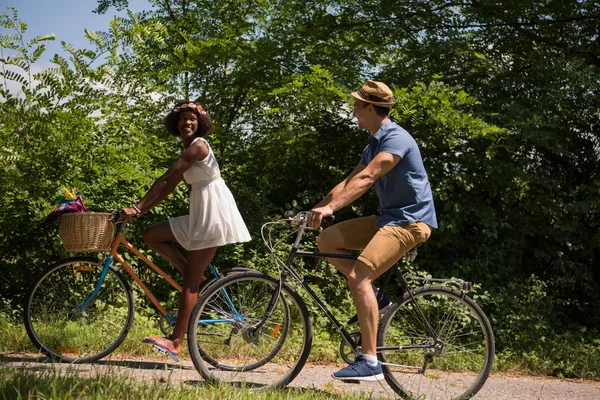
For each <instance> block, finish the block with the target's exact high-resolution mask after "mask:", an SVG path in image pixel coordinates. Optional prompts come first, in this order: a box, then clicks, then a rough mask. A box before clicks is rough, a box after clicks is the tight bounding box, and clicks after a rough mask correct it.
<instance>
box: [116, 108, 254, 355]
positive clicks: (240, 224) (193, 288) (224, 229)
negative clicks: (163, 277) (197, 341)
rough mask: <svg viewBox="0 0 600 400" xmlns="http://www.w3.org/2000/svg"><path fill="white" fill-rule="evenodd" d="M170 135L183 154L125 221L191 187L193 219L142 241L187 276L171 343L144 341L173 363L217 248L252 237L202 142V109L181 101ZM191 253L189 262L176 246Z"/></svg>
mask: <svg viewBox="0 0 600 400" xmlns="http://www.w3.org/2000/svg"><path fill="white" fill-rule="evenodd" d="M165 127H166V128H167V131H168V132H169V133H170V134H171V135H174V136H179V137H181V140H182V142H183V147H184V151H183V153H182V154H181V156H180V157H179V159H178V160H177V161H176V162H175V163H174V164H173V165H172V166H171V167H170V168H169V169H168V170H167V171H166V172H165V173H164V174H163V175H162V176H161V177H159V178H158V179H157V180H156V181H155V182H154V184H153V185H152V186H151V187H150V189H149V190H148V192H147V193H146V194H145V195H144V197H142V199H141V200H140V201H139V202H138V203H137V204H135V205H133V206H132V207H128V208H123V209H122V210H121V216H122V217H123V218H125V219H136V218H138V217H139V216H140V215H142V214H144V213H146V212H148V211H150V210H151V209H152V208H153V207H155V206H156V205H157V204H159V203H160V202H161V201H162V200H163V199H165V198H166V197H167V196H168V195H169V194H170V193H171V192H172V191H173V190H174V189H175V187H176V186H177V185H178V184H179V182H181V180H182V179H185V181H186V182H187V183H188V184H190V185H191V186H192V187H191V194H190V206H189V215H184V216H180V217H175V218H171V219H169V220H168V221H162V222H159V223H157V224H155V225H152V226H150V227H148V228H147V229H146V230H145V231H144V241H145V242H146V243H147V244H148V246H150V247H151V248H152V249H154V250H155V251H156V252H158V253H159V254H160V255H161V256H163V257H164V258H165V259H166V260H167V261H169V262H170V263H171V264H172V265H174V266H175V267H176V268H177V269H178V270H179V271H181V273H182V274H183V290H182V292H181V296H180V298H179V309H178V312H177V322H176V324H175V327H174V330H173V334H172V335H171V336H170V337H169V338H163V337H157V336H152V337H146V338H145V339H144V342H146V343H150V344H152V345H153V346H154V347H155V348H157V349H159V350H161V351H163V352H166V353H168V354H169V355H171V356H172V357H173V358H174V359H177V358H176V356H177V355H178V354H179V353H180V352H181V347H182V342H183V337H184V335H185V332H186V329H187V325H188V320H189V316H190V313H191V311H192V308H193V306H194V304H195V303H196V301H197V298H198V286H199V285H200V283H201V281H202V280H203V274H204V271H205V270H206V268H207V266H208V264H209V263H210V262H211V261H212V259H213V256H214V255H215V252H216V250H217V248H218V247H220V246H223V245H226V244H231V243H240V242H247V241H249V240H251V238H250V234H249V232H248V229H247V228H246V225H245V224H244V221H243V219H242V217H241V215H240V213H239V211H238V209H237V206H236V204H235V200H234V198H233V196H232V194H231V192H230V191H229V188H228V187H227V185H226V184H225V181H223V179H222V178H221V173H220V170H219V165H218V163H217V160H216V159H215V156H214V153H213V152H212V150H211V148H210V146H209V144H208V142H207V141H206V140H205V139H204V137H205V136H206V135H207V134H208V133H209V131H210V130H211V128H212V121H211V119H210V117H209V116H208V114H207V113H206V111H204V109H203V108H202V106H201V105H200V104H197V103H194V102H179V103H177V104H175V106H174V107H173V109H172V110H171V112H170V113H169V114H168V115H167V116H166V118H165ZM174 243H179V244H180V245H181V246H182V247H183V248H184V249H185V250H187V251H188V255H187V258H185V257H184V256H183V255H182V254H181V253H180V252H179V250H178V249H177V248H176V247H175V246H174Z"/></svg>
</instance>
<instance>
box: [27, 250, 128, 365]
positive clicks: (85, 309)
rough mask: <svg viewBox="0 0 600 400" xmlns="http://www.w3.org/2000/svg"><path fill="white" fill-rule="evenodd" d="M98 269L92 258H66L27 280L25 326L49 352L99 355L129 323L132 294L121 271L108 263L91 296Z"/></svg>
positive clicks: (65, 357) (60, 356) (76, 358)
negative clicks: (95, 292)
mask: <svg viewBox="0 0 600 400" xmlns="http://www.w3.org/2000/svg"><path fill="white" fill-rule="evenodd" d="M102 269H103V265H102V264H100V263H99V262H98V260H97V259H95V258H89V257H74V258H67V259H64V260H61V261H59V262H58V263H57V264H55V265H53V266H51V267H50V268H48V269H47V270H46V271H44V273H43V274H42V275H41V276H40V277H39V278H38V279H37V280H36V281H35V283H34V284H33V285H32V286H31V288H30V290H29V292H28V294H27V297H26V298H25V313H24V319H25V329H26V330H27V334H28V335H29V338H30V339H31V341H32V342H33V344H34V345H35V346H36V347H37V348H38V349H39V350H40V351H42V352H43V353H44V354H46V355H47V356H48V357H50V358H53V359H57V360H61V361H65V362H74V363H85V362H90V361H94V360H98V359H100V358H103V357H105V356H107V355H108V354H110V353H111V352H112V351H114V350H115V349H116V348H117V347H118V346H119V345H120V344H121V342H123V340H124V339H125V337H126V336H127V333H128V332H129V329H130V328H131V324H132V323H133V310H134V308H133V294H132V292H131V289H130V287H129V285H128V284H127V282H126V281H125V280H124V279H123V276H122V275H121V274H120V273H119V272H118V271H116V270H115V269H113V268H112V267H110V268H109V269H108V271H107V273H106V276H105V278H104V282H103V284H102V286H101V287H100V288H99V291H98V293H97V294H96V295H95V296H93V297H91V296H92V293H93V292H94V290H95V288H96V286H97V283H98V282H99V280H100V274H101V272H102ZM86 300H89V302H88V303H87V304H84V302H85V301H86Z"/></svg>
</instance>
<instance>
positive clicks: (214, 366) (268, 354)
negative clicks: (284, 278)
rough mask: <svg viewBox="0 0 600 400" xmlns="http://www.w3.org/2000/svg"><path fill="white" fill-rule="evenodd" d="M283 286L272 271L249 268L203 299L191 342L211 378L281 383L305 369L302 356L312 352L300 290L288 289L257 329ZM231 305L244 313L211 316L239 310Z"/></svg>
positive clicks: (252, 384)
mask: <svg viewBox="0 0 600 400" xmlns="http://www.w3.org/2000/svg"><path fill="white" fill-rule="evenodd" d="M277 285H278V283H277V281H276V280H274V279H273V278H272V277H270V276H268V275H267V276H266V277H265V276H263V275H262V274H260V273H257V272H252V273H245V274H240V275H239V276H236V277H231V278H230V277H228V278H226V279H224V281H223V282H222V283H221V287H219V285H216V287H215V288H213V289H212V291H211V290H207V291H206V292H205V293H204V295H203V296H202V298H201V299H199V301H198V304H197V305H196V307H195V308H194V311H193V313H192V319H191V320H192V321H193V322H190V332H189V333H188V347H189V348H190V354H191V355H192V360H193V361H194V365H195V366H196V368H197V369H198V370H199V372H200V373H201V374H202V376H203V377H204V378H205V379H207V380H209V381H213V382H215V381H218V382H231V383H235V384H242V383H243V384H244V385H245V386H248V387H264V386H268V387H278V386H280V385H282V384H283V382H285V381H286V380H287V379H290V377H293V376H295V374H296V373H297V371H299V368H300V367H301V366H300V367H299V366H298V362H299V360H300V359H302V358H303V357H304V353H305V352H306V354H308V353H307V352H308V348H307V347H306V338H305V336H304V335H305V334H306V330H307V329H308V327H307V325H306V322H305V321H303V319H302V313H303V311H301V309H300V310H299V303H298V298H297V295H295V296H290V295H288V294H285V293H286V292H285V290H284V293H282V296H280V297H279V298H278V300H277V302H276V303H275V308H274V309H273V312H272V314H271V315H270V316H269V317H268V318H267V319H266V321H265V322H264V324H262V325H261V327H260V328H259V329H258V330H255V327H256V326H257V324H259V323H260V321H261V320H262V319H263V316H264V315H265V313H266V310H267V306H268V304H269V302H270V300H271V297H272V295H273V293H274V290H275V289H276V288H277ZM286 290H287V289H286ZM225 293H226V295H225ZM231 304H233V306H234V308H235V310H236V311H237V313H238V314H237V315H236V318H235V321H233V320H232V321H230V322H215V323H210V322H209V321H208V320H207V318H208V317H209V316H210V317H211V318H213V319H215V320H221V319H222V317H223V315H230V316H231V315H233V314H234V313H233V311H232V307H231ZM300 307H302V306H300ZM194 319H195V321H194ZM198 321H206V322H200V324H198ZM192 330H194V332H192ZM216 335H218V336H216ZM217 337H218V338H219V339H216V338H217ZM292 374H293V375H292Z"/></svg>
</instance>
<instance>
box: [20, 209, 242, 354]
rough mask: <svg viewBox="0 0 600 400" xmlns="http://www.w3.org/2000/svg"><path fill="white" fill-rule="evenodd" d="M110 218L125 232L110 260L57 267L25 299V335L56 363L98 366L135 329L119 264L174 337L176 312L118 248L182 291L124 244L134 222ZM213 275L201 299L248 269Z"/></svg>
mask: <svg viewBox="0 0 600 400" xmlns="http://www.w3.org/2000/svg"><path fill="white" fill-rule="evenodd" d="M112 215H113V218H112V221H111V222H110V223H115V224H120V225H121V226H120V229H119V231H118V233H117V234H116V237H115V238H114V239H113V241H112V244H111V245H110V251H109V252H108V254H104V255H103V257H102V258H101V259H98V258H94V257H71V258H66V259H63V260H61V261H59V262H57V263H56V264H54V265H52V266H50V267H49V268H48V269H46V270H45V271H44V272H43V273H42V274H41V275H40V276H39V277H38V278H37V279H36V280H35V282H34V283H33V285H32V286H31V288H30V289H29V292H28V293H27V296H26V297H25V312H24V322H25V328H26V330H27V334H28V335H29V338H30V339H31V341H32V342H33V344H34V345H35V346H36V347H37V348H38V349H39V350H40V351H41V352H43V353H44V354H46V355H47V356H48V357H50V358H52V359H55V360H59V361H65V362H74V363H85V362H90V361H95V360H98V359H101V358H103V357H106V356H107V355H109V354H110V353H112V352H113V351H114V350H115V349H116V348H117V347H118V346H119V345H120V344H121V343H122V342H123V340H125V337H126V336H127V334H128V333H129V330H130V329H131V325H132V323H133V315H134V298H133V293H132V290H131V287H130V286H129V283H128V282H127V280H125V278H124V277H123V274H121V272H119V271H118V270H117V269H116V268H115V266H113V263H114V261H115V260H116V261H117V262H118V263H119V264H121V266H122V267H123V269H124V270H125V271H126V272H127V273H128V274H129V275H130V276H131V278H133V280H134V281H135V282H136V283H137V284H138V285H139V286H140V288H141V289H142V290H143V292H144V293H145V294H146V296H147V297H148V298H149V299H150V301H151V302H152V303H153V304H154V305H155V306H156V308H157V309H158V310H159V312H160V313H161V314H162V318H161V319H160V321H159V326H160V329H161V331H162V332H163V333H164V334H165V335H169V334H170V333H171V332H172V329H173V327H174V325H175V322H176V321H177V313H176V311H169V310H166V309H165V308H164V307H163V306H162V305H161V303H160V302H159V301H158V300H157V299H156V297H155V296H154V295H153V294H152V292H151V291H150V289H149V288H148V287H147V286H146V285H145V284H144V283H143V282H142V280H141V279H140V278H139V276H138V275H137V274H136V273H135V272H134V270H133V269H132V268H131V266H130V265H129V264H128V263H127V262H126V261H125V260H124V258H123V256H122V255H121V254H120V253H119V251H118V250H119V247H120V246H121V245H123V246H125V247H126V248H127V249H128V250H130V251H131V252H133V253H134V254H135V255H136V256H137V257H139V258H140V259H141V260H142V261H143V262H144V263H146V264H147V265H148V266H149V267H151V268H152V269H153V270H154V271H155V272H156V273H158V274H159V275H160V276H162V277H163V278H165V279H166V280H167V281H168V282H169V283H170V284H171V286H172V287H173V288H175V289H176V290H178V291H180V292H181V285H179V284H178V283H177V282H175V280H173V279H172V278H171V277H170V276H169V275H168V274H167V273H165V272H164V271H163V270H162V269H160V268H159V267H158V266H156V265H155V264H154V263H153V262H152V261H150V260H149V259H148V258H147V257H146V256H144V255H143V254H142V253H141V252H140V251H139V250H137V249H136V248H135V247H133V245H132V244H131V243H129V242H128V241H127V240H126V239H125V238H124V234H125V232H126V231H127V229H128V228H129V227H130V226H131V225H132V222H131V221H123V220H119V219H118V217H117V213H116V212H113V213H112ZM107 218H109V217H108V214H107ZM209 270H210V272H211V274H210V276H209V277H208V278H207V279H206V280H204V281H203V282H202V284H201V285H200V287H199V293H202V292H203V291H204V290H206V289H207V288H208V287H209V286H210V285H211V284H212V283H214V282H215V281H216V280H218V279H221V278H222V277H223V276H225V275H227V274H230V273H237V272H245V271H248V269H247V268H232V269H228V270H223V271H219V270H217V268H216V267H215V266H214V265H212V264H210V265H209Z"/></svg>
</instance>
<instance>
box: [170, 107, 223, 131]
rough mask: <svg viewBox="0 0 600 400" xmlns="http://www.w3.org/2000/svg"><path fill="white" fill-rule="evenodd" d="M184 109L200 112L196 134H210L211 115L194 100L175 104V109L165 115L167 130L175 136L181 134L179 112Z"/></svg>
mask: <svg viewBox="0 0 600 400" xmlns="http://www.w3.org/2000/svg"><path fill="white" fill-rule="evenodd" d="M182 111H194V112H195V113H196V114H198V129H196V132H194V135H196V136H198V137H204V136H206V135H208V132H210V130H211V129H212V126H213V124H212V120H211V119H210V116H209V115H208V114H207V113H206V111H204V109H203V108H202V106H201V105H200V104H198V103H194V102H193V101H180V102H179V103H177V104H175V105H174V106H173V109H172V110H171V112H170V113H168V114H167V116H166V117H165V128H167V132H169V134H171V135H173V136H179V129H177V121H178V120H179V114H180V113H181V112H182Z"/></svg>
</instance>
